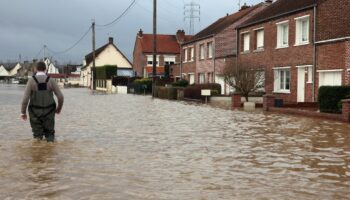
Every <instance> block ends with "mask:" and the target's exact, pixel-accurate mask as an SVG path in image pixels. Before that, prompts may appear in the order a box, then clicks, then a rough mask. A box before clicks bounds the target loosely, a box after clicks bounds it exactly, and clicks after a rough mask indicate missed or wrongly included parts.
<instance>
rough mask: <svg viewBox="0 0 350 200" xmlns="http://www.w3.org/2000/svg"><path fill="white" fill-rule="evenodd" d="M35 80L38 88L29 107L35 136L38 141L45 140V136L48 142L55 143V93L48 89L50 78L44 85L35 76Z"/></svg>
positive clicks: (33, 93) (31, 98) (32, 95)
mask: <svg viewBox="0 0 350 200" xmlns="http://www.w3.org/2000/svg"><path fill="white" fill-rule="evenodd" d="M33 79H34V81H35V82H36V84H37V87H38V90H37V91H33V92H32V94H31V96H30V103H29V106H28V111H29V117H30V125H31V127H32V131H33V136H34V138H37V139H43V137H44V136H45V138H46V140H47V141H48V142H53V141H54V139H55V110H56V103H55V100H54V98H53V92H52V91H49V90H48V88H47V83H48V82H49V80H50V77H49V76H48V77H47V79H46V80H45V82H44V83H39V81H38V79H37V78H36V77H35V76H33Z"/></svg>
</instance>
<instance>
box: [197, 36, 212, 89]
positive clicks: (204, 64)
mask: <svg viewBox="0 0 350 200" xmlns="http://www.w3.org/2000/svg"><path fill="white" fill-rule="evenodd" d="M210 42H212V43H213V50H214V51H215V40H214V38H213V37H210V38H207V39H203V40H200V41H198V42H196V55H200V53H199V51H200V45H201V44H203V45H204V52H205V56H204V59H200V57H199V56H196V83H199V80H198V76H199V74H200V73H204V74H205V82H208V73H214V56H215V53H214V51H213V57H212V58H208V43H210Z"/></svg>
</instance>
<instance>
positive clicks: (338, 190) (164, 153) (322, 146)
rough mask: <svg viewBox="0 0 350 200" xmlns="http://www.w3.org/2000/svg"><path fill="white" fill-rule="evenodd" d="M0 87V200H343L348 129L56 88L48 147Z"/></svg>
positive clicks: (349, 175) (348, 179) (349, 156)
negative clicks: (57, 105)
mask: <svg viewBox="0 0 350 200" xmlns="http://www.w3.org/2000/svg"><path fill="white" fill-rule="evenodd" d="M22 93H23V87H19V86H9V85H0V113H1V116H0V137H1V139H0V185H1V187H0V199H8V200H10V199H68V200H69V199H74V200H75V199H123V200H128V199H146V200H148V199H150V200H151V199H152V200H153V199H155V200H158V199H164V200H166V199H171V200H182V199H184V200H187V199H188V200H194V199H199V200H207V199H208V200H209V199H213V200H216V199H229V200H231V199H239V200H240V199H312V200H314V199H349V198H350V125H349V124H344V123H339V122H334V121H323V120H317V119H309V118H303V117H293V116H287V115H278V114H271V113H269V114H263V113H262V112H261V111H256V112H243V111H230V110H224V109H219V108H215V107H213V106H207V105H202V104H193V103H185V102H176V101H165V100H159V99H152V98H150V97H148V96H134V95H90V94H89V91H88V90H86V89H65V90H63V93H64V95H65V98H66V102H65V105H64V108H63V112H62V113H61V115H59V116H58V117H57V124H56V131H57V142H56V143H54V144H48V143H46V142H36V141H33V140H32V138H31V137H32V136H31V131H30V128H29V123H28V122H22V121H21V120H19V110H20V100H21V98H22Z"/></svg>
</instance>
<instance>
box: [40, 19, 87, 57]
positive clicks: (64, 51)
mask: <svg viewBox="0 0 350 200" xmlns="http://www.w3.org/2000/svg"><path fill="white" fill-rule="evenodd" d="M90 30H91V26H90V27H89V29H88V30H87V31H86V32H85V33H84V35H83V36H81V38H80V39H79V40H78V41H77V42H75V43H74V44H73V45H72V46H71V47H69V48H67V49H66V50H63V51H58V52H57V51H53V50H50V49H49V48H47V47H46V48H47V49H48V50H50V51H51V52H53V53H54V55H56V54H62V53H66V52H68V51H70V50H72V49H73V48H74V47H76V46H77V45H78V44H79V43H80V42H81V41H82V40H83V39H84V38H85V37H86V35H87V34H88V33H89V32H90Z"/></svg>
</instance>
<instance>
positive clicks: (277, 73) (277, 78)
mask: <svg viewBox="0 0 350 200" xmlns="http://www.w3.org/2000/svg"><path fill="white" fill-rule="evenodd" d="M273 70H274V91H273V92H274V93H286V94H290V88H291V83H292V81H291V67H276V68H273ZM282 72H283V73H282ZM287 72H289V76H286V75H287ZM282 74H283V76H282ZM282 79H283V80H282ZM287 80H289V83H288V85H289V89H287ZM281 81H283V83H284V85H283V87H281V83H282V82H281Z"/></svg>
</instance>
